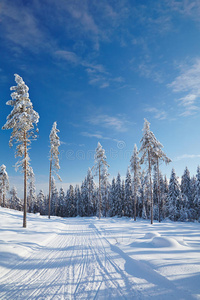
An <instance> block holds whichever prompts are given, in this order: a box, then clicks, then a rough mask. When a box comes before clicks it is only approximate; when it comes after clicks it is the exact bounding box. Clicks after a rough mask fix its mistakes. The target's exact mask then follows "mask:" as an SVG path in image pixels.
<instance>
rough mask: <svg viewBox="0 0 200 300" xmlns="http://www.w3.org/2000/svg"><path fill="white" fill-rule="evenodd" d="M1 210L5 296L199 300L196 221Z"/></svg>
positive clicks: (0, 294) (1, 292) (0, 288)
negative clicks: (65, 215)
mask: <svg viewBox="0 0 200 300" xmlns="http://www.w3.org/2000/svg"><path fill="white" fill-rule="evenodd" d="M0 216H1V218H0V299H140V300H142V299H155V300H162V299H163V300H165V299H166V300H168V299H170V300H173V299H176V300H179V299H186V300H187V299H188V300H189V299H200V224H199V223H180V222H174V223H173V222H171V221H167V222H162V223H158V222H155V223H154V225H151V224H149V220H148V221H147V220H137V221H136V222H134V221H133V220H132V219H126V218H116V217H114V218H107V219H105V218H102V219H101V220H99V219H97V218H96V217H92V218H80V217H77V218H59V217H51V219H50V220H49V219H48V218H47V216H40V215H39V214H36V215H34V214H28V215H27V224H28V228H23V227H22V218H23V216H22V212H19V211H14V210H10V209H6V208H0Z"/></svg>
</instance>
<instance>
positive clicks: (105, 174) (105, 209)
mask: <svg viewBox="0 0 200 300" xmlns="http://www.w3.org/2000/svg"><path fill="white" fill-rule="evenodd" d="M108 177H109V174H108V165H103V167H102V174H101V191H102V206H103V215H104V217H106V216H107V212H108V210H109V203H108V186H109V182H108Z"/></svg>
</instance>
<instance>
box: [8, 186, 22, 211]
mask: <svg viewBox="0 0 200 300" xmlns="http://www.w3.org/2000/svg"><path fill="white" fill-rule="evenodd" d="M10 195H11V198H10V204H9V207H10V208H11V209H16V210H19V211H21V210H22V207H23V205H22V201H21V199H20V198H18V197H17V189H16V187H15V186H14V187H13V188H12V189H11V190H10Z"/></svg>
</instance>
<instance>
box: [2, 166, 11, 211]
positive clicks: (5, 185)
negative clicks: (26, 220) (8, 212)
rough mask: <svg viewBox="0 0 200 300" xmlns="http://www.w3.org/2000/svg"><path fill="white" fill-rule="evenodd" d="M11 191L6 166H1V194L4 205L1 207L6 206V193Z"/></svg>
mask: <svg viewBox="0 0 200 300" xmlns="http://www.w3.org/2000/svg"><path fill="white" fill-rule="evenodd" d="M8 190H9V178H8V173H7V172H6V166H5V165H1V167H0V193H1V196H2V203H1V202H0V205H2V206H3V207H5V206H6V192H7V191H8Z"/></svg>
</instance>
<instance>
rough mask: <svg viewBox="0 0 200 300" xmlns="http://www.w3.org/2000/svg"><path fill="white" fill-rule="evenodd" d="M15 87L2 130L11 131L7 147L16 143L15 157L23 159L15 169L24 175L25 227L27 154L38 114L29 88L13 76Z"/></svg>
mask: <svg viewBox="0 0 200 300" xmlns="http://www.w3.org/2000/svg"><path fill="white" fill-rule="evenodd" d="M15 81H16V83H17V86H12V87H11V88H10V89H11V90H12V91H14V92H13V93H12V94H11V97H12V100H9V101H8V102H7V103H6V104H7V105H11V106H13V110H12V111H11V113H10V114H9V115H8V117H7V122H6V124H5V125H4V126H3V127H2V129H13V131H12V134H11V137H10V142H9V145H10V147H12V146H13V141H15V142H16V143H17V147H16V152H15V157H23V159H22V160H19V161H18V162H17V163H16V169H18V168H19V167H22V170H23V173H24V216H23V227H26V225H27V222H26V213H27V172H28V169H29V160H30V159H29V154H28V147H29V146H30V144H31V141H32V140H35V139H36V135H35V132H34V124H36V125H37V123H38V121H39V115H38V113H37V112H36V111H35V110H34V109H33V105H32V103H31V100H30V99H29V93H28V91H29V88H28V86H27V85H26V84H25V82H24V81H23V79H22V77H20V76H19V75H17V74H15Z"/></svg>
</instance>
